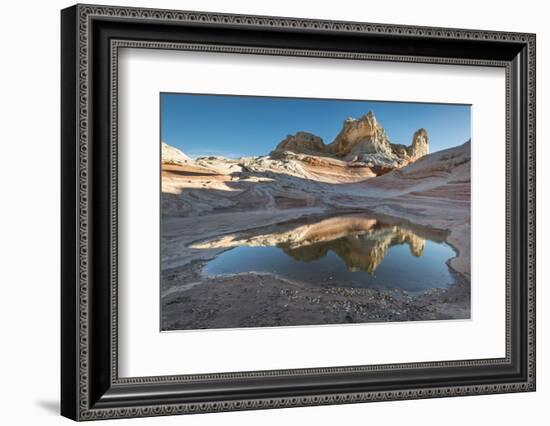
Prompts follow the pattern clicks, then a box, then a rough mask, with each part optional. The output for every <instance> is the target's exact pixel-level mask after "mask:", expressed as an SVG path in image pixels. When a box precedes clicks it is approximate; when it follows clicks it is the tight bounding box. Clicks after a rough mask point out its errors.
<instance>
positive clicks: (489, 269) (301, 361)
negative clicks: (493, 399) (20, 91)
mask: <svg viewBox="0 0 550 426" xmlns="http://www.w3.org/2000/svg"><path fill="white" fill-rule="evenodd" d="M61 28H62V40H61V48H62V93H61V97H62V123H61V126H62V144H61V145H62V185H61V187H62V188H61V189H62V283H61V285H62V289H61V305H62V312H61V315H62V330H61V331H62V360H61V363H62V377H61V384H62V391H61V403H62V404H61V411H62V414H63V415H64V416H67V417H69V418H72V419H74V420H92V419H104V418H120V417H140V416H156V415H169V414H186V413H204V412H213V411H228V410H242V409H263V408H277V407H291V406H307V405H320V404H341V403H353V402H367V401H382V400H399V399H415V398H433V397H444V396H461V395H476V394H489V393H503V392H519V391H534V390H535V191H534V188H535V36H534V35H533V34H520V33H504V32H494V31H479V30H462V29H448V28H426V27H412V26H401V25H386V24H384V25H382V24H369V23H358V22H336V21H321V20H307V19H294V18H281V17H266V16H243V15H228V14H216V13H203V12H185V11H169V10H155V9H138V8H128V7H104V6H96V5H76V6H73V7H70V8H67V9H64V10H63V11H62V13H61Z"/></svg>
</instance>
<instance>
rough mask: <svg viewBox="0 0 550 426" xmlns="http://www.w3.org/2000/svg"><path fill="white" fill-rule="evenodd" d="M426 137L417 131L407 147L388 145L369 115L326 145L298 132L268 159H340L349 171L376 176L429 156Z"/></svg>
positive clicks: (347, 123) (347, 126)
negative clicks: (366, 170) (364, 170)
mask: <svg viewBox="0 0 550 426" xmlns="http://www.w3.org/2000/svg"><path fill="white" fill-rule="evenodd" d="M428 152H429V142H428V133H427V132H426V130H425V129H418V130H417V131H416V132H415V133H414V135H413V139H412V143H411V145H409V146H406V145H402V144H393V143H391V142H390V140H389V138H388V135H387V134H386V131H385V129H384V128H383V127H382V125H381V124H380V123H379V122H378V120H377V119H376V117H375V116H374V114H373V112H372V111H369V112H368V113H367V114H365V115H364V116H362V117H361V118H358V119H355V118H347V119H346V120H345V121H344V123H343V125H342V130H340V132H339V133H338V135H337V136H336V138H335V139H334V141H332V142H331V143H330V144H328V145H326V144H325V143H324V142H323V140H322V139H321V138H320V137H319V136H316V135H314V134H311V133H307V132H298V133H296V134H295V135H289V136H287V137H286V138H285V139H284V140H283V141H282V142H281V143H279V145H277V147H276V148H275V150H274V151H273V152H271V154H270V156H271V157H273V158H279V159H280V158H285V157H288V153H294V154H308V155H316V156H325V157H327V156H328V157H333V158H338V159H342V160H343V161H346V162H348V165H349V167H354V168H362V167H363V168H364V167H368V168H370V169H371V170H372V171H373V172H374V174H375V175H381V174H385V173H387V172H389V171H391V170H394V169H397V168H401V167H404V166H406V165H407V164H410V163H412V162H414V161H416V160H417V159H418V158H420V157H422V156H424V155H426V154H428Z"/></svg>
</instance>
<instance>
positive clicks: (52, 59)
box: [0, 0, 550, 426]
mask: <svg viewBox="0 0 550 426" xmlns="http://www.w3.org/2000/svg"><path fill="white" fill-rule="evenodd" d="M102 3H106V4H120V3H122V4H127V5H133V6H149V7H166V8H175V9H197V10H199V9H200V10H208V11H225V12H234V13H251V14H268V15H286V16H298V17H314V18H330V19H347V20H359V21H371V22H384V23H401V24H418V25H437V26H450V27H466V28H481V29H495V30H510V31H530V32H537V33H538V39H537V44H538V47H537V50H538V52H537V53H538V59H537V66H538V72H537V75H538V82H537V87H538V90H537V94H538V100H537V102H538V117H539V123H538V126H537V131H538V140H539V145H538V155H537V157H538V163H539V169H538V178H537V182H538V188H539V191H538V196H539V199H538V200H539V201H538V217H539V223H538V232H537V234H538V259H539V266H538V283H539V285H538V295H537V300H538V310H537V311H538V327H537V328H538V333H537V334H538V345H537V346H538V374H537V376H538V391H537V392H536V393H532V394H510V395H493V396H482V397H463V398H453V399H438V400H423V401H404V402H387V403H377V404H362V405H348V406H328V407H317V408H294V409H285V410H271V411H258V412H242V413H225V414H213V415H202V416H188V417H185V418H181V417H179V418H178V417H171V418H156V419H135V420H119V421H117V422H119V423H115V421H107V422H105V423H102V424H111V423H112V424H136V425H138V424H159V425H160V424H182V422H186V424H189V425H214V424H219V423H223V424H227V425H256V424H259V423H261V424H267V425H269V424H273V425H279V424H281V423H289V424H299V423H303V422H307V423H314V422H315V423H317V424H319V425H325V424H326V425H330V424H335V423H342V422H346V421H349V422H355V421H357V420H363V419H368V421H369V422H370V423H372V424H381V423H383V424H390V425H391V424H398V423H403V422H406V423H407V424H409V425H415V424H418V425H432V424H433V425H440V424H442V423H444V424H446V425H460V426H464V425H468V424H477V423H479V422H480V421H481V419H483V420H485V419H490V420H491V422H492V423H498V424H500V425H516V424H523V423H526V422H531V424H544V420H543V418H544V417H547V403H548V400H550V368H549V367H547V365H548V359H550V353H549V351H548V342H549V341H550V337H548V336H549V335H550V323H549V322H550V315H549V314H548V311H549V309H550V292H549V291H548V289H547V288H546V286H545V284H546V283H548V282H549V280H550V265H548V261H547V259H549V258H550V250H549V249H548V247H547V246H546V244H545V241H544V240H545V238H548V237H549V236H550V235H549V231H550V229H549V225H548V224H547V222H545V221H543V218H545V217H549V215H550V201H549V199H548V195H547V194H544V193H543V191H544V189H543V188H544V187H545V186H548V185H550V170H549V168H548V167H547V166H546V164H545V163H546V162H545V158H546V157H548V156H549V155H550V147H549V144H547V143H544V141H547V140H548V139H549V137H550V133H549V130H550V127H549V125H548V124H547V121H546V120H544V118H545V117H547V116H548V115H549V114H550V104H549V101H550V96H549V93H548V83H547V81H545V80H544V77H545V76H547V75H550V63H549V61H550V29H549V28H548V27H547V19H546V17H547V16H548V13H547V12H546V11H545V10H543V7H544V3H543V2H540V1H536V0H526V1H523V2H521V3H518V2H517V1H507V0H503V1H490V2H479V1H473V0H463V1H462V2H460V3H450V4H445V5H444V6H443V5H442V4H441V2H439V1H423V0H417V1H415V2H408V1H405V0H402V1H386V2H368V3H366V2H362V1H351V0H340V1H338V2H319V1H312V0H309V1H302V2H297V1H295V0H294V1H293V0H288V1H287V0H277V1H275V0H268V1H263V2H257V1H256V2H254V1H250V0H248V1H247V0H232V1H231V2H227V1H223V0H188V1H177V0H158V1H153V0H148V1H144V0H132V1H125V0H119V1H109V0H104V1H102ZM70 4H71V3H70V2H67V1H60V0H52V1H49V2H38V1H30V0H29V1H27V2H10V3H8V4H4V5H3V8H2V15H3V17H5V18H6V19H4V21H3V24H2V26H1V27H0V31H1V36H2V37H1V40H2V67H1V68H0V73H1V77H2V78H0V93H1V94H2V96H0V105H1V108H2V109H1V111H0V113H1V115H0V116H1V117H2V126H1V127H0V131H1V133H2V135H1V136H2V137H1V139H0V140H1V145H0V150H1V155H0V185H1V188H2V191H1V194H2V209H1V210H0V216H1V217H0V219H1V220H0V250H1V252H0V255H1V257H0V258H1V259H2V268H1V269H0V275H1V279H0V283H1V286H0V288H1V291H2V294H1V297H0V318H1V320H2V321H1V322H0V323H1V324H2V326H1V327H2V337H3V339H2V351H0V360H1V362H0V378H1V385H0V392H1V398H2V399H1V400H2V413H1V416H2V423H4V424H9V425H17V424H43V425H50V424H52V425H53V424H69V421H68V420H66V419H63V418H60V417H58V415H57V414H56V413H57V410H58V394H59V332H58V330H59V9H60V8H62V7H66V6H68V5H70ZM547 192H548V191H546V193H547ZM543 416H544V417H543ZM537 419H539V420H538V421H537ZM128 422H130V423H128Z"/></svg>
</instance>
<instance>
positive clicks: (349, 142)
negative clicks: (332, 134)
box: [329, 111, 391, 157]
mask: <svg viewBox="0 0 550 426" xmlns="http://www.w3.org/2000/svg"><path fill="white" fill-rule="evenodd" d="M329 151H330V152H331V153H333V154H334V155H336V156H340V157H345V156H348V155H357V154H375V153H381V154H388V155H390V154H391V147H390V143H389V140H388V136H387V135H386V131H385V130H384V128H383V127H382V126H381V125H380V124H379V123H378V121H377V120H376V117H375V116H374V113H373V112H372V111H369V112H368V113H366V114H365V115H363V116H362V117H361V118H359V119H353V118H348V119H346V120H344V123H343V125H342V130H340V133H339V134H338V136H336V139H334V141H333V142H332V143H331V144H330V145H329Z"/></svg>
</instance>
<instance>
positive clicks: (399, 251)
mask: <svg viewBox="0 0 550 426" xmlns="http://www.w3.org/2000/svg"><path fill="white" fill-rule="evenodd" d="M331 244H334V247H338V244H339V241H338V240H337V241H334V242H333V243H330V244H329V245H328V246H327V247H326V248H327V249H328V250H326V254H324V255H322V256H321V257H319V258H316V257H315V256H314V257H313V260H297V258H295V257H293V256H290V255H288V254H286V253H285V251H283V250H282V249H281V248H279V247H249V246H240V247H235V248H232V249H230V250H227V251H225V252H223V253H222V254H220V255H219V256H218V257H216V258H215V259H213V260H211V261H210V262H209V263H208V264H207V265H206V268H205V272H206V273H207V274H212V275H221V274H234V273H242V272H251V271H255V272H270V273H274V274H277V275H279V276H282V277H285V278H288V279H291V280H296V281H302V282H306V283H309V284H313V285H316V284H317V285H329V286H334V287H371V288H399V289H402V290H406V291H410V292H419V291H423V290H427V289H430V288H445V287H448V286H449V285H450V284H451V283H452V282H453V278H452V276H451V274H450V272H449V269H448V267H447V265H446V264H445V262H446V261H447V260H448V259H450V258H452V257H454V256H455V253H454V251H453V250H452V248H451V247H450V246H449V245H447V244H445V243H437V242H433V241H430V240H426V241H425V245H424V249H423V250H422V254H421V255H420V256H415V255H414V254H413V253H412V252H411V249H410V247H409V245H408V244H396V245H393V246H391V247H389V248H388V249H387V251H384V253H382V255H381V261H379V263H378V264H377V265H376V266H375V268H374V271H373V272H372V273H369V272H366V271H365V270H364V268H363V270H361V269H360V268H356V267H352V268H348V267H347V266H346V264H345V263H344V260H343V259H342V257H344V258H345V259H346V260H347V257H348V256H349V257H351V258H353V259H354V261H356V258H357V257H358V256H361V255H362V252H361V251H359V252H358V251H355V252H354V249H353V247H352V248H351V250H348V251H347V252H346V253H345V255H342V252H341V251H340V252H339V253H340V256H339V255H337V254H336V253H335V252H334V251H333V250H331ZM311 249H312V250H314V249H315V248H314V247H311ZM348 249H349V246H348ZM300 250H301V251H302V253H303V251H304V250H306V251H307V250H308V248H307V247H305V248H304V247H302V248H301V249H300ZM317 252H318V249H317ZM302 258H304V257H302Z"/></svg>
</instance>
